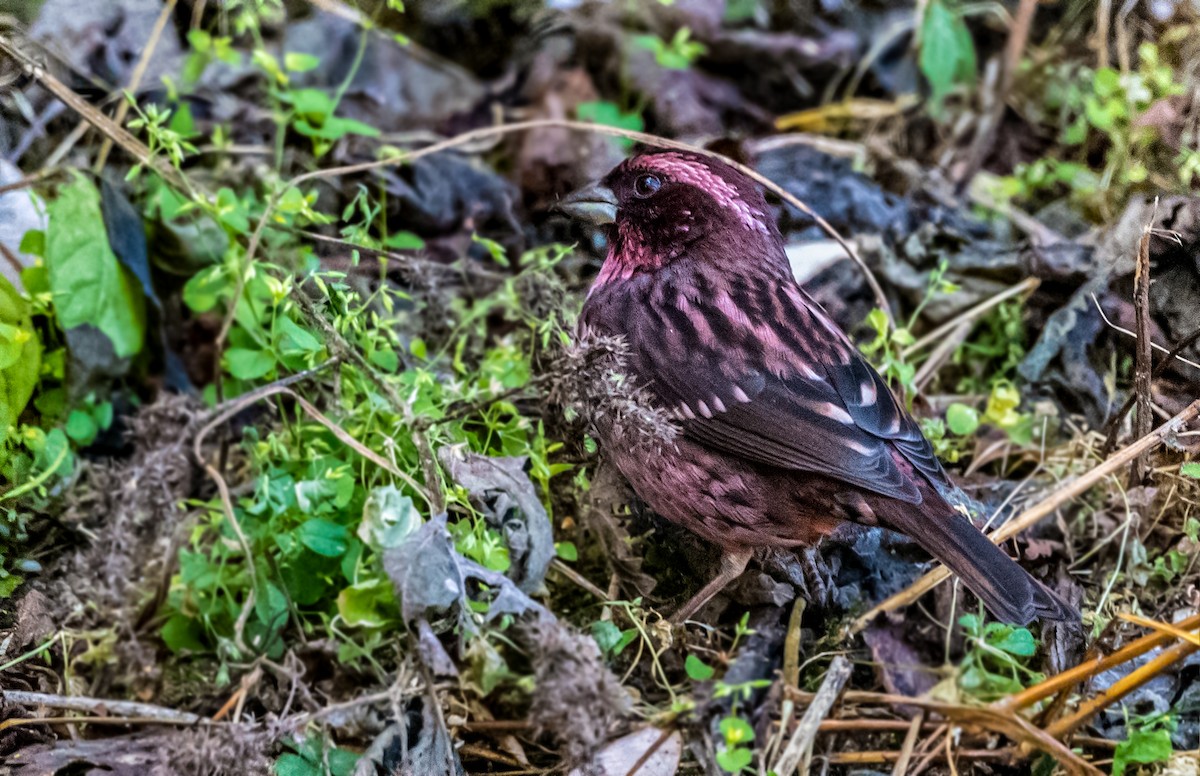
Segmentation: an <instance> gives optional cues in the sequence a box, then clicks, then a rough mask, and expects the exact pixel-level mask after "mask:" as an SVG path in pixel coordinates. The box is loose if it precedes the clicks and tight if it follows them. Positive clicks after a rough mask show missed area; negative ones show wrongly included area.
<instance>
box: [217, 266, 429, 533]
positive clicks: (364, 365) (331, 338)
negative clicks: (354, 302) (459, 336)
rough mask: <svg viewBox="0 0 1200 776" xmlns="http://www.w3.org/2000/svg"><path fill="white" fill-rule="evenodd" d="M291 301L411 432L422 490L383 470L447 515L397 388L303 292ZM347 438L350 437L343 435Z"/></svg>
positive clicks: (422, 441) (424, 441) (425, 445)
mask: <svg viewBox="0 0 1200 776" xmlns="http://www.w3.org/2000/svg"><path fill="white" fill-rule="evenodd" d="M234 298H235V299H236V298H238V297H237V296H235V297H234ZM291 298H292V300H293V301H294V302H296V306H297V307H299V308H300V310H301V312H303V313H304V316H305V317H306V318H307V319H308V320H309V321H311V322H312V323H314V324H316V325H317V327H318V328H320V329H321V331H322V332H324V333H325V336H326V337H327V338H328V342H329V344H331V345H333V346H334V347H335V348H336V349H337V351H338V353H337V355H340V356H342V357H343V358H345V359H347V360H349V361H350V362H351V363H352V364H353V365H354V366H355V367H357V368H358V370H359V371H360V372H362V374H363V376H364V377H366V378H367V379H368V380H370V381H371V382H372V383H373V384H374V385H375V387H376V388H378V389H379V390H380V391H382V392H383V395H384V397H386V398H387V400H388V402H389V403H391V405H392V406H393V407H394V408H395V409H396V411H397V412H399V413H400V416H401V417H402V418H404V422H405V424H407V425H408V427H409V429H410V430H411V432H412V440H413V444H414V445H416V448H417V456H418V457H419V458H420V461H421V472H422V475H423V476H424V477H425V486H424V487H421V486H420V485H418V484H417V482H416V480H414V479H413V478H412V477H411V476H410V475H408V474H406V473H404V472H401V471H400V470H399V469H397V468H396V467H394V466H392V465H391V464H388V465H387V466H386V467H385V468H387V470H388V471H391V472H393V473H396V474H397V476H399V477H400V478H401V479H403V480H404V481H405V482H407V483H408V484H409V486H410V487H413V488H414V489H416V490H417V492H418V493H420V494H421V497H422V498H423V499H425V503H427V504H428V505H429V508H430V510H431V511H432V513H433V514H435V515H437V514H441V513H442V512H444V511H446V501H445V499H444V498H443V497H442V488H441V485H440V484H439V480H438V468H437V459H435V458H434V456H433V448H432V447H431V446H430V444H429V437H427V436H426V435H425V433H424V431H423V430H422V429H421V427H420V426H419V425H418V423H417V418H416V416H415V415H414V414H413V410H412V406H411V405H410V404H409V403H408V402H406V401H405V400H404V399H403V398H402V397H401V396H400V394H399V393H397V392H396V387H395V386H394V385H392V384H391V383H389V382H388V381H387V380H385V379H383V377H382V376H381V375H380V374H379V372H378V371H377V370H376V369H375V367H374V366H372V365H371V364H370V363H369V362H368V361H367V359H365V358H363V355H362V353H360V352H359V351H358V348H356V347H354V346H353V345H351V344H350V343H349V342H347V341H346V338H345V337H343V336H342V333H341V332H340V331H338V330H337V329H335V328H334V327H333V324H331V323H330V322H329V321H328V320H326V319H325V316H324V315H323V314H322V313H321V312H320V311H319V310H317V308H316V306H315V305H314V304H313V303H312V302H311V301H310V300H309V299H308V297H306V296H305V295H304V293H303V292H302V291H300V290H299V289H298V288H297V289H293V291H292V294H291ZM230 309H233V308H230ZM310 406H311V405H310ZM339 432H340V433H341V434H345V432H344V431H341V430H340V429H339V430H338V431H335V432H334V433H335V434H338V433H339ZM339 438H340V437H339ZM346 438H351V437H350V436H349V435H348V434H346ZM347 444H352V445H355V444H357V442H354V443H349V442H348V443H347ZM364 449H365V448H364ZM368 457H369V456H368ZM373 460H374V459H373ZM379 460H380V461H382V460H383V459H382V458H380V459H379Z"/></svg>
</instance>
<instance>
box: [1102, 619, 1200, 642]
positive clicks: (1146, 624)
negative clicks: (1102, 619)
mask: <svg viewBox="0 0 1200 776" xmlns="http://www.w3.org/2000/svg"><path fill="white" fill-rule="evenodd" d="M1117 616H1118V617H1120V618H1121V619H1122V620H1125V621H1126V622H1131V623H1133V624H1134V625H1140V626H1142V627H1143V628H1149V629H1151V630H1153V631H1157V632H1159V633H1165V634H1167V635H1170V636H1174V637H1175V638H1177V639H1180V640H1182V641H1187V642H1189V643H1191V644H1195V645H1196V646H1197V647H1200V633H1192V632H1190V631H1189V630H1188V629H1187V628H1181V627H1179V626H1178V625H1173V624H1172V623H1169V622H1159V621H1157V620H1151V619H1149V618H1147V617H1139V616H1138V615H1136V614H1130V613H1129V612H1118V613H1117ZM1198 627H1200V626H1198Z"/></svg>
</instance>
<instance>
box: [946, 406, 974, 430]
mask: <svg viewBox="0 0 1200 776" xmlns="http://www.w3.org/2000/svg"><path fill="white" fill-rule="evenodd" d="M946 425H947V426H948V427H949V429H950V430H951V431H952V432H954V433H955V434H958V435H959V436H970V435H971V434H974V433H975V430H976V429H977V428H979V412H978V411H977V410H976V409H975V408H974V407H969V406H967V405H966V404H961V403H959V402H954V403H953V404H951V405H950V406H949V407H947V408H946Z"/></svg>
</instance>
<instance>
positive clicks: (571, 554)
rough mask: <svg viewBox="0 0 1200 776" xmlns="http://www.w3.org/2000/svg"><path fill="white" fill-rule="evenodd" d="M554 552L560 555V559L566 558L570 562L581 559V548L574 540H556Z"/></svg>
mask: <svg viewBox="0 0 1200 776" xmlns="http://www.w3.org/2000/svg"><path fill="white" fill-rule="evenodd" d="M554 553H555V554H556V555H558V557H559V559H560V560H565V561H567V562H568V563H574V562H575V561H577V560H579V549H578V548H577V547H576V546H575V544H574V543H573V542H555V543H554Z"/></svg>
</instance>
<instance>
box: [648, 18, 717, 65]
mask: <svg viewBox="0 0 1200 776" xmlns="http://www.w3.org/2000/svg"><path fill="white" fill-rule="evenodd" d="M633 45H635V46H637V47H638V48H641V49H645V50H647V51H650V52H651V53H653V54H654V61H655V62H657V63H658V65H659V67H664V68H666V69H668V70H686V69H688V68H689V67H691V65H692V63H693V62H695V61H696V60H697V59H699V58H700V57H702V56H704V54H706V53H707V52H708V47H707V46H705V45H704V44H703V43H698V42H696V41H694V40H692V31H691V30H690V29H688V28H687V27H680V28H679V29H678V30H676V31H675V34H674V35H673V36H672V37H671V40H669V41H665V40H663V39H662V38H660V37H658V36H657V35H635V36H634V37H633Z"/></svg>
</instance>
